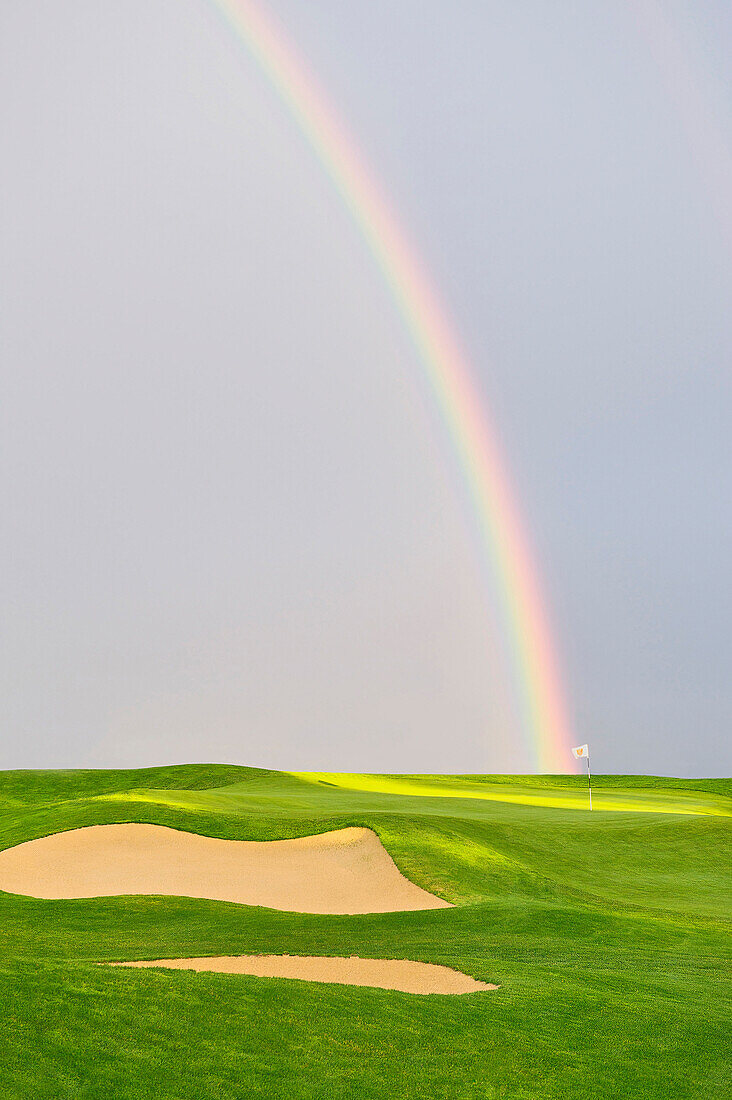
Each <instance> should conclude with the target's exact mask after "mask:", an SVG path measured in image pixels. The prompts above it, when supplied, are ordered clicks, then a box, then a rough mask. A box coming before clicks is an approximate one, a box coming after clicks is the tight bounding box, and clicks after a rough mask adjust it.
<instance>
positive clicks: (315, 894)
mask: <svg viewBox="0 0 732 1100" xmlns="http://www.w3.org/2000/svg"><path fill="white" fill-rule="evenodd" d="M0 890H5V891H6V892H8V893H13V894H26V895H30V896H31V897H36V898H91V897H111V896H114V895H118V894H166V895H179V896H180V895H182V896H185V897H193V898H212V899H214V900H216V901H233V902H239V903H240V904H243V905H264V906H267V907H269V908H271V909H286V910H295V911H297V912H300V913H386V912H396V911H403V910H415V909H443V908H447V907H449V906H450V903H449V902H447V901H443V899H442V898H438V897H436V896H435V895H434V894H430V893H428V892H427V891H426V890H422V889H421V888H420V887H419V886H415V885H414V883H413V882H410V881H409V879H407V878H405V877H404V875H402V874H401V872H400V871H399V870H398V868H397V866H396V864H395V863H394V861H393V860H392V858H391V856H390V855H389V853H388V852H387V851H386V849H385V848H384V846H383V845H382V843H381V841H380V840H379V838H378V836H377V835H376V833H374V832H372V830H371V829H363V828H348V829H338V830H336V831H333V832H329V833H321V834H319V835H317V836H308V837H302V838H300V839H297V840H274V841H248V840H244V841H242V840H218V839H215V838H213V837H207V836H198V835H196V834H195V833H187V832H181V831H179V830H177V829H168V828H165V827H163V826H161V825H92V826H88V827H86V828H83V829H73V830H71V831H69V832H63V833H54V834H53V835H52V836H46V837H42V838H41V839H39V840H30V841H27V842H26V843H24V844H18V845H16V847H14V848H6V849H5V851H2V852H0ZM194 961H195V960H194ZM364 961H365V960H364ZM410 965H418V964H410ZM313 980H316V979H313ZM368 984H370V983H368Z"/></svg>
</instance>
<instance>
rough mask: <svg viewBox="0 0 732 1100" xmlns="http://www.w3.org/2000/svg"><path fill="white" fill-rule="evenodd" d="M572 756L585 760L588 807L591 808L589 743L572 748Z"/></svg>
mask: <svg viewBox="0 0 732 1100" xmlns="http://www.w3.org/2000/svg"><path fill="white" fill-rule="evenodd" d="M572 756H574V757H576V758H577V760H586V761H587V790H588V792H589V795H590V809H592V780H591V779H590V746H589V745H577V746H576V747H575V748H573V749H572Z"/></svg>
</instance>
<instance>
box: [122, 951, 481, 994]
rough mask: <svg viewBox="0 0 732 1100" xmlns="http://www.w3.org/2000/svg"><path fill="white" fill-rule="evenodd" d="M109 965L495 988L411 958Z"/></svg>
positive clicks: (412, 988) (239, 958)
mask: <svg viewBox="0 0 732 1100" xmlns="http://www.w3.org/2000/svg"><path fill="white" fill-rule="evenodd" d="M111 965H112V966H136V967H137V966H145V967H147V966H153V967H159V966H161V967H164V968H166V969H170V970H209V971H215V972H216V973H217V974H255V975H258V976H259V977H261V978H299V979H300V980H301V981H306V982H329V983H335V984H337V985H369V986H374V987H375V988H377V989H399V990H401V991H402V992H403V993H474V992H476V990H479V989H498V986H497V985H489V984H488V983H487V982H479V981H476V979H475V978H471V977H469V976H468V975H467V974H461V973H460V971H459V970H451V969H450V967H449V966H438V965H436V964H435V963H423V962H414V961H413V960H411V959H360V958H358V957H357V956H355V955H352V956H351V957H350V958H328V957H327V956H326V957H323V956H321V957H317V956H307V955H221V956H218V957H213V958H203V959H154V960H153V961H152V962H149V961H144V962H119V963H112V964H111Z"/></svg>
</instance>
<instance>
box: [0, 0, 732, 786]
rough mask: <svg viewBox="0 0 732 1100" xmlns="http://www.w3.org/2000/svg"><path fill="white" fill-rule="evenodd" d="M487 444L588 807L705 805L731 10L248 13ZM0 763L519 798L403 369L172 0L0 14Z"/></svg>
mask: <svg viewBox="0 0 732 1100" xmlns="http://www.w3.org/2000/svg"><path fill="white" fill-rule="evenodd" d="M266 7H267V9H268V10H269V11H271V12H272V13H273V14H274V15H275V16H276V17H277V18H278V19H279V20H280V22H281V23H282V24H283V25H284V26H285V27H286V28H287V30H288V33H289V36H290V37H291V39H292V40H293V41H294V42H295V43H297V45H298V47H299V49H300V51H301V53H302V54H303V55H304V56H305V57H306V58H307V60H308V62H309V65H310V67H311V68H312V69H313V70H314V71H315V72H316V73H317V75H318V77H319V79H320V82H321V84H322V85H323V86H324V87H325V88H326V89H327V90H328V92H329V96H330V98H331V100H332V102H333V103H334V104H335V105H336V106H337V108H338V110H339V112H340V114H341V115H342V117H343V118H344V120H345V121H346V123H347V124H348V126H349V128H350V129H351V131H352V133H353V134H354V136H355V138H356V140H357V143H358V144H359V145H360V147H361V148H362V150H363V152H364V156H365V158H366V159H367V161H368V162H369V163H370V165H371V167H372V169H373V171H374V174H375V175H376V176H377V178H378V179H379V181H380V182H381V184H382V186H383V189H384V190H385V191H386V192H387V193H388V194H389V195H390V196H391V198H392V199H393V202H394V205H395V207H396V208H397V209H398V211H399V212H400V216H401V218H402V221H403V223H404V225H405V227H406V229H407V231H408V233H409V235H410V236H411V238H412V239H413V240H414V241H415V243H416V245H417V248H418V250H419V252H420V253H421V255H422V256H423V257H424V259H425V262H426V264H427V267H428V268H429V270H430V271H431V273H432V276H433V279H434V282H435V283H436V285H437V286H438V287H439V289H440V292H441V294H442V296H443V298H444V300H445V302H446V303H447V306H448V308H449V311H450V312H451V314H452V316H453V318H454V320H455V323H456V327H457V329H458V331H459V333H460V335H461V337H462V340H463V343H464V345H465V346H466V347H467V349H468V351H469V354H470V356H471V358H472V361H473V363H474V366H475V373H476V377H477V380H478V384H479V386H480V388H481V390H482V393H483V394H484V397H485V402H486V407H488V408H490V409H491V410H492V418H493V420H494V422H495V423H496V425H497V427H498V432H499V435H500V438H501V443H502V447H503V449H504V452H505V454H506V458H507V463H508V465H509V468H510V471H511V474H512V478H513V482H514V485H515V488H516V492H517V497H518V499H519V501H520V502H521V507H522V510H523V514H524V517H525V521H526V526H527V529H528V531H529V533H530V537H531V542H532V545H533V547H534V550H535V555H536V558H537V561H538V564H539V568H540V571H541V574H542V576H543V578H544V587H545V592H546V599H547V604H548V607H549V610H550V614H551V618H552V622H553V624H554V634H555V637H556V643H557V650H558V653H559V656H560V661H561V664H562V667H563V671H564V678H565V681H566V689H567V697H568V704H569V710H570V714H571V718H572V723H573V727H574V730H575V732H576V739H577V742H580V741H589V743H590V745H591V749H592V754H593V762H594V766H595V769H596V770H597V771H613V772H646V771H650V772H658V773H663V774H680V775H685V774H690V775H694V774H696V775H713V774H729V773H730V771H731V770H732V748H731V745H732V737H731V732H730V731H731V726H732V722H731V719H732V676H730V668H731V666H732V644H731V640H730V639H731V634H730V621H731V617H732V606H731V604H732V598H731V595H730V593H731V592H732V586H731V585H730V561H732V521H731V518H730V502H731V501H732V475H731V469H732V465H731V461H730V445H729V425H730V422H731V414H732V371H731V370H730V352H731V351H732V310H730V300H731V292H732V200H731V199H730V198H729V195H730V194H732V172H731V171H730V166H731V165H732V84H731V83H730V81H732V76H731V74H732V65H730V48H731V47H732V9H730V8H729V5H728V4H726V3H723V2H721V0H720V2H719V3H715V2H711V0H710V2H708V3H705V4H704V5H700V4H698V3H691V2H686V3H681V2H677V0H659V2H655V0H632V2H631V0H629V2H627V3H625V2H623V3H619V4H618V3H614V2H610V0H603V2H598V0H594V2H593V0H590V2H588V3H582V4H576V3H564V2H559V0H555V2H547V0H535V2H529V0H458V2H447V0H439V2H437V0H370V2H369V3H363V0H313V2H312V3H307V4H303V3H302V0H266ZM0 148H1V149H2V150H3V153H2V158H1V159H0V235H1V239H0V354H1V356H2V363H1V368H0V370H1V374H0V385H1V391H0V462H1V467H0V469H1V475H0V477H1V480H0V506H1V507H2V516H3V521H2V527H1V530H2V534H1V536H0V540H1V541H0V596H1V600H2V627H1V628H0V629H1V630H2V642H1V646H2V648H1V650H0V677H1V680H0V683H1V684H2V701H3V702H2V742H1V743H2V757H1V759H0V767H56V766H118V765H125V766H135V765H146V764H152V763H162V762H178V761H188V760H221V761H232V762H237V763H245V764H256V765H263V766H272V767H281V768H292V769H305V768H312V769H333V770H349V769H350V770H373V771H376V770H384V771H387V770H388V771H523V770H527V769H528V770H531V769H532V768H533V761H532V757H531V754H530V752H529V751H528V747H527V745H526V743H525V740H524V737H523V735H522V731H521V729H520V726H519V724H518V721H517V719H516V715H515V700H513V699H512V697H511V689H510V678H509V675H508V670H507V668H506V663H505V662H506V658H505V651H504V643H503V639H502V638H501V634H500V625H499V623H498V622H497V621H496V619H495V616H494V611H493V606H494V604H493V595H492V593H491V592H490V591H487V590H486V586H485V582H484V574H483V571H482V569H481V563H480V562H479V561H477V560H476V548H475V545H474V542H473V539H472V536H471V528H470V523H469V519H468V518H467V517H466V515H465V511H464V503H463V500H462V497H461V494H460V491H459V485H458V482H457V479H456V472H455V469H454V463H453V460H452V458H451V456H450V454H449V453H448V451H447V449H446V447H445V443H444V439H443V438H442V437H441V434H440V432H439V430H436V421H435V417H434V412H433V410H431V409H430V408H429V404H428V401H427V399H426V393H425V388H424V384H423V381H422V377H421V372H420V368H419V365H418V362H417V360H416V357H415V353H414V351H413V349H412V347H411V345H410V342H409V338H408V335H407V333H406V332H405V331H404V327H403V325H402V323H401V321H400V318H399V316H398V314H397V312H396V310H395V308H394V305H393V303H392V301H391V299H390V297H389V294H388V292H387V289H386V287H385V286H384V284H383V280H382V279H381V276H380V275H379V272H378V271H377V270H376V268H375V266H374V264H373V261H372V260H371V258H370V256H369V254H368V253H367V251H366V249H365V247H364V245H363V242H362V240H361V239H360V237H359V233H358V231H357V229H356V227H355V226H354V224H353V222H352V220H351V219H350V216H349V215H348V213H347V212H346V210H345V209H344V208H343V206H342V203H341V201H340V199H339V198H338V196H337V194H336V193H335V191H334V189H333V187H332V184H331V183H330V181H329V180H328V178H327V177H326V176H325V174H324V172H323V169H322V167H321V166H320V165H319V163H318V162H317V161H316V159H315V158H314V156H313V153H312V151H311V150H310V148H309V147H308V146H307V144H306V143H305V142H304V140H303V138H302V135H301V134H300V133H299V131H298V130H297V128H296V127H295V126H294V124H293V122H292V120H291V119H290V118H289V117H288V115H287V114H286V112H285V111H284V109H283V107H282V105H281V104H280V102H279V101H278V99H277V97H276V95H275V94H274V92H273V90H272V88H271V87H270V86H268V85H267V83H266V81H265V80H264V79H263V77H262V75H261V73H260V72H259V71H258V69H257V68H256V66H255V65H254V64H253V63H252V61H251V60H250V58H249V57H248V55H247V53H246V50H245V48H244V47H243V46H242V45H241V43H240V42H238V41H237V39H236V38H235V37H234V36H233V34H232V33H231V31H230V30H229V29H227V27H226V25H225V24H224V22H223V21H222V20H221V18H220V17H219V16H218V15H217V12H216V10H215V8H214V6H213V5H212V4H211V3H208V2H205V0H124V2H122V3H118V4H105V5H100V4H98V3H97V2H93V0H61V2H59V0H23V2H22V3H21V2H19V0H8V2H6V3H4V4H3V5H2V7H0Z"/></svg>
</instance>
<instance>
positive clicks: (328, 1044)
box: [0, 765, 732, 1100]
mask: <svg viewBox="0 0 732 1100" xmlns="http://www.w3.org/2000/svg"><path fill="white" fill-rule="evenodd" d="M593 805H594V809H593V812H592V813H590V812H589V810H588V806H587V787H586V779H583V778H582V777H579V776H417V775H412V776H386V775H384V776H382V775H343V774H336V773H332V774H331V773H288V772H275V771H265V770H261V769H254V768H243V767H236V766H229V765H184V766H173V767H160V768H147V769H141V770H136V771H76V772H73V771H66V772H62V771H56V772H54V771H46V772H38V771H36V772H32V771H26V772H21V771H16V772H5V773H0V850H3V851H4V850H6V849H8V850H9V849H14V848H17V846H19V845H26V844H27V843H28V842H30V841H40V840H41V839H42V838H53V837H54V835H55V834H59V833H68V832H71V831H72V830H86V829H89V827H93V826H107V825H116V826H123V825H145V826H163V827H165V829H166V830H170V829H173V830H176V831H177V832H178V834H180V833H181V832H182V833H187V834H196V835H197V836H198V837H203V838H212V840H218V841H255V842H268V841H292V840H295V839H300V840H301V842H302V844H305V843H311V842H312V843H316V844H317V843H321V845H322V844H326V845H327V844H328V843H330V841H329V840H328V839H327V837H326V838H324V839H323V840H322V841H318V840H317V838H319V837H323V836H324V834H334V835H335V834H336V831H337V830H358V832H353V833H348V834H343V835H344V836H346V837H351V836H352V837H355V838H356V840H358V842H359V843H361V840H362V838H365V840H366V841H367V842H368V844H369V845H370V846H371V847H370V848H369V851H372V849H373V852H372V854H373V855H374V858H375V859H381V860H382V861H385V862H383V866H386V865H387V864H388V865H389V866H391V861H393V864H395V868H394V873H395V874H396V872H397V870H398V872H399V874H400V877H401V878H403V879H404V880H407V882H408V884H413V888H414V890H415V891H416V892H419V891H424V892H425V893H426V894H428V895H433V896H434V897H435V898H437V899H442V901H443V905H442V907H439V908H414V909H412V910H398V911H382V912H365V911H363V909H364V906H363V904H361V903H359V906H358V909H359V911H358V912H353V913H350V914H349V913H343V912H300V911H294V910H288V909H286V908H284V907H283V908H265V907H261V906H255V905H249V904H239V903H237V902H235V901H221V900H212V899H210V898H208V897H201V896H197V897H189V896H177V895H176V896H173V895H171V896H158V895H154V894H136V893H135V894H133V893H130V894H121V895H118V896H90V897H71V896H65V897H64V896H56V897H53V898H41V897H36V896H29V895H28V894H26V893H23V892H17V893H10V892H0V942H2V948H3V950H2V961H1V962H0V996H1V998H2V1005H3V1023H4V1027H3V1056H2V1059H1V1064H2V1074H1V1075H0V1097H13V1098H15V1097H17V1098H23V1100H26V1098H30V1097H32V1098H34V1100H36V1098H38V1100H41V1098H49V1100H50V1098H53V1100H57V1098H65V1097H69V1098H70V1097H74V1098H77V1097H78V1098H83V1100H91V1098H102V1097H104V1098H105V1100H108V1098H110V1097H113V1098H115V1100H127V1098H130V1100H132V1098H141V1097H145V1098H147V1097H175V1098H179V1100H189V1098H196V1100H197V1098H203V1100H208V1098H210V1100H214V1098H216V1100H222V1098H227V1100H228V1098H232V1100H233V1098H245V1097H276V1098H280V1097H282V1098H285V1097H287V1098H290V1097H292V1098H300V1097H302V1098H305V1097H308V1098H309V1097H313V1098H316V1097H322V1098H323V1100H325V1098H340V1097H359V1098H361V1097H363V1098H377V1097H398V1098H401V1097H420V1098H433V1097H434V1098H446V1100H447V1098H453V1097H455V1098H458V1097H459V1098H476V1100H477V1098H499V1097H500V1098H506V1100H542V1098H550V1100H580V1098H582V1100H585V1098H587V1097H593V1098H603V1100H604V1098H607V1100H610V1098H617V1097H627V1098H631V1097H632V1098H644V1100H645V1098H649V1100H653V1098H658V1100H681V1098H688V1100H707V1098H708V1100H712V1098H715V1100H716V1098H718V1097H719V1098H723V1097H726V1096H729V1095H732V1058H731V1056H730V1047H731V1042H730V1038H731V1036H730V1031H731V1029H730V1020H731V1019H732V982H731V980H730V979H731V977H732V939H731V937H730V932H731V931H732V845H731V843H730V837H731V836H732V781H730V780H725V779H708V780H701V779H666V778H657V777H647V776H597V777H595V778H594V779H593ZM363 830H369V831H370V832H369V834H368V837H366V834H364V833H363V832H362V831H363ZM102 832H103V833H104V831H102ZM372 834H373V838H372ZM82 835H85V834H82ZM93 835H98V833H94V834H93ZM104 835H105V836H107V837H114V836H115V835H117V834H115V833H114V831H112V832H110V833H104ZM119 835H120V836H122V835H127V834H125V833H124V830H123V831H122V833H120V834H119ZM133 835H136V834H133ZM140 835H147V834H145V832H144V830H143V833H142V834H140ZM156 835H157V833H156V832H155V830H150V836H153V837H154V836H156ZM165 835H167V833H166V834H165ZM304 838H311V841H307V842H306V841H305V840H304ZM312 838H316V840H315V841H312ZM190 839H192V841H193V847H194V848H195V847H196V845H197V844H198V841H196V840H195V838H190ZM201 843H202V844H203V843H204V842H201ZM382 846H383V855H382ZM199 847H200V845H199ZM214 847H215V846H214ZM264 847H266V846H264ZM296 847H297V846H296ZM224 848H225V849H226V850H227V851H228V850H229V849H228V848H226V846H224ZM24 850H26V849H21V848H18V852H21V853H22V852H23V851H24ZM27 850H28V851H39V852H40V851H44V850H45V849H44V848H43V847H39V848H34V847H33V846H32V845H29V847H28V849H27ZM48 850H49V851H51V850H52V849H50V848H49V849H48ZM276 850H279V849H276ZM285 850H287V849H285ZM257 851H259V849H258V848H257ZM387 854H388V856H387ZM7 855H8V858H10V852H8V853H7ZM13 858H14V857H13ZM108 858H109V859H110V860H113V859H114V851H113V848H112V849H110V850H109V854H108ZM1 866H2V861H1V860H0V867H1ZM374 866H375V867H377V869H378V866H382V864H374ZM349 873H350V872H349ZM385 873H386V872H385ZM181 881H184V880H181ZM186 881H187V880H186ZM395 881H396V880H395ZM181 888H183V887H181ZM400 888H401V887H400ZM339 889H340V887H339ZM404 889H407V887H404ZM242 896H244V895H242ZM395 896H401V895H395ZM415 896H416V895H415ZM444 903H449V905H447V906H446V905H445V904H444ZM241 956H264V957H268V958H269V957H290V959H289V960H288V961H287V964H286V967H285V964H284V963H281V962H277V961H275V962H274V963H273V964H272V965H271V966H269V969H263V968H262V967H260V972H259V973H255V974H252V973H224V972H218V971H215V970H208V969H205V970H204V969H196V970H191V969H183V968H180V969H169V968H166V969H160V968H156V967H154V966H145V967H126V966H106V965H100V964H105V963H125V962H151V961H154V960H162V961H164V962H165V961H167V962H169V963H170V962H171V961H174V960H179V961H180V960H189V962H194V963H196V965H197V967H201V966H205V965H207V964H206V963H205V960H206V959H213V957H217V958H226V959H231V958H232V957H241ZM292 956H303V957H305V956H307V957H308V959H309V960H311V961H312V960H315V961H316V962H317V961H318V960H319V965H321V969H322V967H325V970H326V971H328V969H330V971H332V972H333V974H338V973H340V971H339V970H338V968H339V967H341V965H342V964H345V963H346V962H347V961H348V960H351V959H353V960H354V966H355V965H356V963H357V964H358V965H359V966H361V965H362V963H361V960H410V961H412V962H414V963H420V962H421V963H428V964H433V965H434V966H436V967H448V968H450V969H451V970H452V971H457V972H459V973H460V974H463V975H467V976H468V977H469V978H470V979H474V980H475V982H476V983H479V984H476V989H475V991H474V992H466V993H464V994H463V995H461V996H450V995H446V994H443V993H429V994H419V993H414V992H403V991H401V990H399V989H382V988H371V987H370V986H366V985H349V984H341V983H342V980H343V979H342V978H339V977H334V978H333V979H332V980H331V981H328V980H326V979H323V978H322V976H321V977H319V978H317V979H314V980H302V979H295V978H294V977H273V976H264V975H265V974H269V973H283V972H285V973H290V972H291V971H292V972H293V973H294V971H293V964H292V961H291V957H292ZM328 960H332V962H330V963H329V962H328ZM211 965H212V966H213V965H218V964H214V963H212V964H211ZM241 965H242V966H243V965H244V964H241ZM313 965H314V964H313ZM363 965H364V966H368V965H370V964H368V963H365V964H363ZM374 965H376V964H374ZM181 966H182V963H181ZM283 967H284V969H283ZM483 986H486V987H498V988H490V989H488V990H486V989H485V988H482V987H483Z"/></svg>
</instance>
